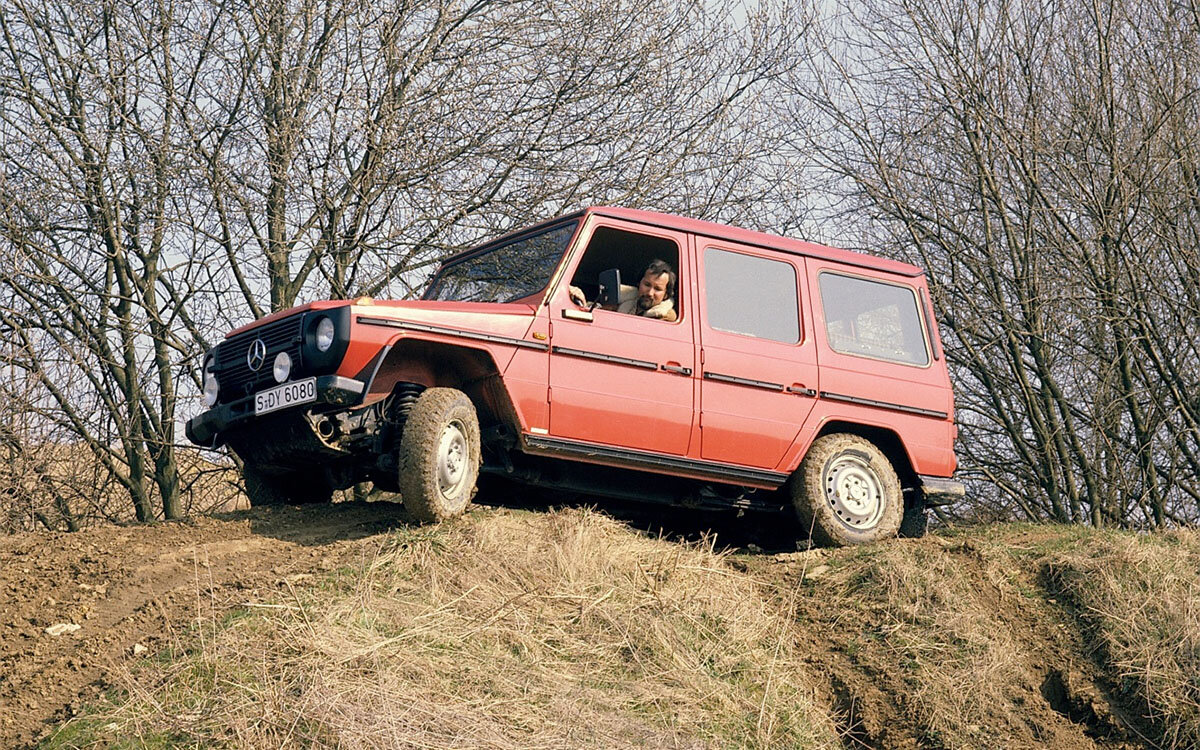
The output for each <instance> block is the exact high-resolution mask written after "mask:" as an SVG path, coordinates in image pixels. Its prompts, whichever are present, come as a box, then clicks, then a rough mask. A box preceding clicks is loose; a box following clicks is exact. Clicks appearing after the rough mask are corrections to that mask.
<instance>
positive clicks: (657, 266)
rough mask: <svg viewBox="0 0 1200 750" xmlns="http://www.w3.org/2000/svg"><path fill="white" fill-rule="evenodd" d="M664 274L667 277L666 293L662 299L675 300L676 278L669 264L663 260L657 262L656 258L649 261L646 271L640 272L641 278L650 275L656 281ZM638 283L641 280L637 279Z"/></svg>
mask: <svg viewBox="0 0 1200 750" xmlns="http://www.w3.org/2000/svg"><path fill="white" fill-rule="evenodd" d="M664 273H665V274H666V275H667V292H666V294H665V295H664V296H663V299H675V280H676V276H675V269H674V268H671V264H670V263H668V262H666V261H665V260H659V259H658V258H655V259H654V260H652V261H650V265H648V266H646V270H645V271H642V277H643V278H645V276H646V274H650V275H651V276H653V277H654V278H656V279H657V278H658V277H659V276H662V275H663V274H664ZM638 281H641V279H638Z"/></svg>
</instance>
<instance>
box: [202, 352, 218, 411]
mask: <svg viewBox="0 0 1200 750" xmlns="http://www.w3.org/2000/svg"><path fill="white" fill-rule="evenodd" d="M211 364H212V360H208V361H206V362H205V363H204V392H203V394H202V395H201V397H200V398H201V400H202V401H203V402H204V405H205V406H206V407H208V408H210V409H211V408H212V407H213V406H215V405H216V403H217V394H219V393H220V392H221V384H220V383H218V382H217V376H216V375H213V374H212V371H211V370H209V369H208V368H209V366H210V365H211Z"/></svg>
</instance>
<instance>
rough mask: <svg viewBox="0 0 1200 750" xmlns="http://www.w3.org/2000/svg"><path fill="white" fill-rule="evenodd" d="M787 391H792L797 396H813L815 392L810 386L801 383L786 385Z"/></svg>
mask: <svg viewBox="0 0 1200 750" xmlns="http://www.w3.org/2000/svg"><path fill="white" fill-rule="evenodd" d="M787 392H788V393H794V394H796V395H797V396H815V395H817V392H816V391H815V390H814V389H812V388H805V387H804V384H803V383H792V384H791V385H789V386H788V387H787Z"/></svg>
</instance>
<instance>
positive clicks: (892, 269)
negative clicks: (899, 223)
mask: <svg viewBox="0 0 1200 750" xmlns="http://www.w3.org/2000/svg"><path fill="white" fill-rule="evenodd" d="M580 213H581V214H596V215H598V216H610V217H612V218H615V219H623V220H625V221H633V222H637V223H640V224H647V225H650V226H655V227H661V228H664V229H676V230H679V231H683V232H691V233H692V234H698V235H702V236H705V237H712V238H714V239H726V240H730V241H732V242H738V243H741V244H744V245H754V246H757V247H765V248H770V249H772V250H780V251H782V252H786V253H794V254H797V255H807V256H811V257H814V258H821V259H823V260H831V261H834V262H837V263H846V264H849V265H853V266H859V267H862V268H873V269H876V270H880V271H886V272H888V273H895V274H899V275H901V276H920V275H922V274H924V273H925V272H924V271H923V270H922V269H921V268H919V267H917V266H914V265H912V264H910V263H903V262H901V261H898V260H892V259H891V258H884V257H881V256H878V255H870V254H868V253H860V252H855V251H853V250H843V249H841V248H836V247H829V246H826V245H818V244H817V243H815V242H805V241H803V240H794V239H790V238H788V237H780V236H778V235H774V234H767V233H766V232H756V231H753V230H750V229H742V228H740V227H734V226H728V225H726V224H717V223H714V222H711V221H701V220H700V219H689V218H686V217H683V216H674V215H672V214H663V213H658V212H655V211H642V210H640V209H636V208H620V207H618V206H593V207H591V208H588V209H585V210H584V211H582V212H579V213H576V214H571V215H570V216H577V215H579V214H580ZM560 218H567V217H560ZM555 221H558V219H555ZM547 223H550V222H547Z"/></svg>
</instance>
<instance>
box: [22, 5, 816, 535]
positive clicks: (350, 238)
mask: <svg viewBox="0 0 1200 750" xmlns="http://www.w3.org/2000/svg"><path fill="white" fill-rule="evenodd" d="M734 5H735V3H733V2H732V0H730V2H728V3H721V2H718V3H684V4H680V3H674V2H667V1H666V0H652V1H651V2H649V3H640V4H637V5H633V4H632V3H624V2H619V3H617V4H611V3H600V2H597V0H573V1H572V2H568V3H560V4H547V3H536V2H532V1H530V0H422V1H421V2H410V1H408V0H390V1H389V2H385V3H384V4H382V5H380V4H377V3H367V2H365V1H363V0H350V2H341V1H340V0H339V2H331V1H330V0H268V2H265V3H257V4H248V5H247V4H237V3H233V4H230V3H219V2H215V1H214V0H188V1H186V2H176V3H166V2H162V1H161V0H151V2H149V3H135V2H133V1H132V0H102V2H100V3H99V4H96V3H84V2H80V0H54V1H53V2H50V3H43V4H30V3H29V2H27V1H26V0H13V1H12V2H9V3H5V4H3V5H0V59H2V60H3V64H2V65H0V165H2V166H3V171H2V173H0V260H2V261H3V263H2V264H0V295H3V297H4V299H5V302H4V304H3V305H0V329H3V330H4V331H5V332H6V334H7V335H8V336H9V337H10V341H11V342H12V347H11V349H10V350H8V351H7V353H6V354H5V355H4V356H5V359H4V361H3V362H0V364H2V365H4V366H8V367H13V368H17V369H19V370H20V372H21V373H22V378H23V379H24V381H23V382H30V383H34V384H36V393H34V394H33V396H32V403H34V404H36V409H34V410H33V411H32V412H30V413H32V414H35V415H36V416H37V420H38V421H39V424H38V425H37V429H35V430H33V431H32V433H31V434H33V435H36V436H38V437H37V438H36V440H48V441H52V442H54V443H55V444H62V443H64V442H76V443H77V445H78V446H82V448H83V449H85V450H86V451H87V453H88V455H90V456H91V459H92V460H93V461H94V462H95V466H96V467H97V471H98V472H99V473H100V475H101V477H100V479H99V480H98V481H101V482H104V481H111V482H115V483H117V484H118V485H119V486H120V487H121V488H122V490H123V491H124V492H125V493H126V494H127V496H128V497H129V498H130V500H131V507H132V510H133V513H134V515H135V517H136V518H138V519H140V520H148V519H151V518H155V517H159V516H161V517H166V518H175V517H178V516H179V515H181V514H182V513H183V512H185V510H186V508H187V506H188V499H187V488H188V486H189V485H188V482H189V481H190V479H189V478H188V477H184V476H182V475H181V469H180V461H179V455H178V451H179V448H180V446H178V445H177V442H178V440H179V436H178V423H179V422H180V420H181V418H184V417H186V416H188V415H189V414H190V413H191V412H192V411H193V410H194V409H196V408H197V406H196V405H195V404H194V403H193V402H190V401H181V400H180V396H179V387H180V384H181V383H184V384H186V383H187V381H191V382H193V383H194V382H195V381H196V379H197V372H196V369H197V368H196V358H197V357H198V356H199V355H200V354H201V353H202V352H203V351H205V350H206V349H208V348H209V347H210V346H211V344H212V340H213V339H214V338H215V337H216V336H218V335H220V334H221V333H222V332H223V331H225V330H228V328H229V327H231V326H233V325H236V324H240V323H243V322H245V321H246V320H247V319H249V318H252V317H256V316H259V315H262V314H264V313H266V312H268V311H271V310H277V309H280V308H284V307H287V306H290V305H292V304H294V303H295V302H296V301H297V300H298V299H300V298H301V296H303V297H323V296H334V297H345V296H351V295H357V294H360V293H367V294H389V295H392V296H407V295H409V294H412V293H413V291H414V290H415V288H416V287H417V286H419V285H420V282H421V280H422V276H423V275H424V274H425V273H426V270H427V269H429V268H430V266H431V265H432V264H435V263H436V262H438V261H439V260H440V258H441V257H443V256H444V255H445V254H446V253H447V252H449V251H451V250H453V249H457V248H460V247H462V246H464V245H466V244H469V243H471V242H474V241H477V240H478V239H481V238H482V237H483V236H484V235H487V234H492V233H495V232H498V231H503V230H508V229H511V228H513V227H515V226H517V225H519V224H524V223H528V222H531V221H534V220H539V219H543V218H547V217H548V216H551V215H553V214H556V213H560V212H563V211H566V210H571V209H574V208H576V207H578V206H579V205H581V204H586V203H593V202H611V203H622V204H633V205H637V206H642V207H650V208H659V209H667V210H680V211H684V212H687V213H690V214H693V215H697V216H702V217H709V218H724V219H737V218H739V217H748V216H751V215H752V214H753V213H755V212H757V211H759V207H761V206H762V205H764V201H763V200H762V199H763V197H764V196H767V195H771V194H773V193H774V192H776V191H777V190H778V188H779V184H780V183H779V181H780V177H779V176H778V175H779V173H778V172H775V173H772V172H771V171H770V170H769V169H767V168H765V167H768V166H770V164H771V163H770V162H769V161H767V160H766V159H765V157H767V156H769V155H770V154H771V152H772V147H773V144H772V143H771V141H770V140H769V131H768V129H767V128H768V126H769V124H770V122H769V118H767V117H766V116H765V112H766V110H765V108H764V107H763V101H762V99H761V97H762V96H764V94H765V93H766V87H765V84H766V83H767V82H769V81H771V80H773V79H774V78H775V77H777V76H778V75H780V74H781V73H782V72H783V71H786V70H788V69H790V68H791V67H792V66H794V65H795V64H796V59H795V58H794V56H793V55H792V52H793V51H794V50H795V49H796V45H797V43H798V40H799V39H800V38H801V36H802V34H803V31H804V24H805V23H806V22H807V17H806V16H805V15H804V13H803V12H802V9H801V8H799V7H792V6H790V5H787V6H786V7H781V8H779V9H778V10H777V11H776V12H774V13H769V12H768V11H769V10H770V9H769V8H768V9H765V10H761V11H759V12H755V13H751V14H750V15H749V16H748V19H749V20H748V22H747V23H746V24H744V25H743V24H741V23H740V22H739V21H738V20H737V19H738V16H736V15H735V14H734V13H733V6H734ZM780 19H783V20H786V21H787V22H786V23H781V22H779V21H780ZM187 390H188V391H191V389H190V387H188V388H187ZM23 439H24V438H21V436H20V435H19V434H18V435H17V437H14V438H13V439H12V440H8V438H5V440H8V444H9V445H10V446H14V447H13V450H16V449H17V448H16V447H15V446H17V444H18V443H19V442H20V440H23ZM36 440H35V441H34V443H36ZM34 443H29V441H27V440H26V441H25V442H24V443H21V444H22V445H24V446H25V448H23V449H26V450H27V449H28V448H29V447H30V446H32V445H34ZM89 502H90V506H89V507H88V508H87V512H88V513H91V514H94V515H99V516H102V517H103V516H108V515H110V514H111V510H110V509H109V508H108V506H107V504H106V503H105V502H101V501H99V500H92V501H89ZM84 505H88V503H84Z"/></svg>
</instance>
